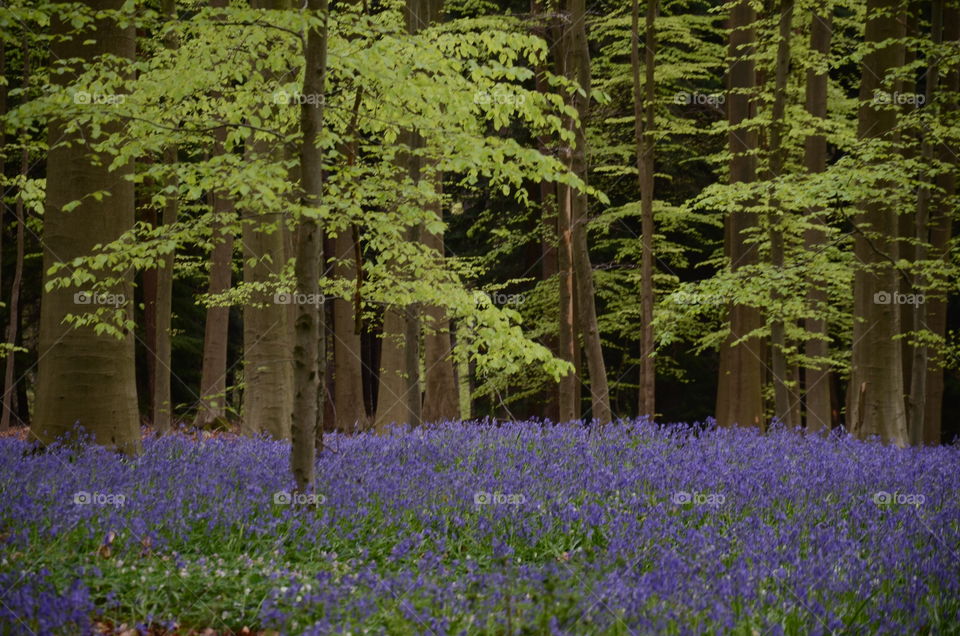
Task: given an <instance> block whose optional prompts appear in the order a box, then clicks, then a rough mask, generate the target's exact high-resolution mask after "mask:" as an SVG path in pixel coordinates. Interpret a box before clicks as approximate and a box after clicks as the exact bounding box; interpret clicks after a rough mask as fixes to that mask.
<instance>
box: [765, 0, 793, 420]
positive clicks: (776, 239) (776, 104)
mask: <svg viewBox="0 0 960 636" xmlns="http://www.w3.org/2000/svg"><path fill="white" fill-rule="evenodd" d="M793 5H794V3H793V0H782V2H781V3H780V10H779V11H778V13H779V15H780V42H779V44H778V46H777V60H776V79H775V81H774V87H775V88H774V100H773V114H772V121H771V124H770V174H769V175H768V176H769V178H770V179H776V178H778V177H779V176H780V174H781V173H782V172H783V167H784V163H785V151H784V149H783V142H782V139H783V136H784V133H785V132H786V131H785V130H784V114H785V111H786V105H787V72H788V70H789V67H790V33H791V25H792V24H793ZM770 208H771V212H770V214H769V219H768V222H769V224H770V227H769V235H770V258H771V264H772V265H773V267H774V269H775V270H776V271H777V273H778V274H780V273H781V272H782V271H783V264H784V256H785V251H786V247H785V245H784V236H783V213H782V212H780V204H779V202H778V201H776V200H775V199H774V200H772V201H771V202H770ZM771 300H772V301H773V302H772V304H773V307H774V315H773V319H772V320H771V322H770V359H771V366H772V367H773V368H772V369H771V371H772V373H773V393H774V408H775V412H776V417H777V418H778V419H779V420H780V421H781V422H783V423H784V425H785V426H786V427H787V428H788V429H792V428H794V427H795V426H799V424H800V423H799V422H795V421H793V407H794V405H795V404H796V399H795V396H794V394H793V390H792V388H791V386H792V385H791V382H790V379H789V377H788V373H789V372H788V370H787V352H786V349H787V336H786V324H785V323H784V319H783V317H782V316H779V315H777V310H778V308H779V306H781V305H782V301H781V298H780V295H779V292H778V291H775V292H774V293H773V295H772V297H771Z"/></svg>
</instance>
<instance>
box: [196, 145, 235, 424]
mask: <svg viewBox="0 0 960 636" xmlns="http://www.w3.org/2000/svg"><path fill="white" fill-rule="evenodd" d="M215 135H216V139H217V142H216V147H215V150H214V152H216V153H218V154H219V153H222V152H224V150H223V140H224V139H225V138H226V129H225V128H220V129H218V130H217V131H216V133H215ZM210 198H211V199H212V205H211V207H212V209H213V215H214V224H215V225H214V228H213V244H214V247H213V251H212V252H211V254H210V282H209V286H208V288H207V292H208V293H209V294H211V295H213V294H222V293H224V292H226V291H227V290H229V289H230V280H231V275H232V273H233V242H234V241H233V234H232V231H231V230H230V228H229V226H230V224H231V223H232V218H233V215H234V214H235V213H236V210H235V208H234V204H233V200H232V199H231V198H230V197H229V196H226V195H223V194H221V193H218V192H213V193H211V195H210ZM229 327H230V308H229V307H208V308H207V318H206V321H205V324H204V333H203V366H202V369H201V373H200V378H201V379H200V408H199V410H198V411H197V417H196V425H197V426H200V427H207V426H211V425H213V424H214V423H216V422H218V421H222V420H224V419H225V418H226V403H227V395H226V394H227V344H228V337H229Z"/></svg>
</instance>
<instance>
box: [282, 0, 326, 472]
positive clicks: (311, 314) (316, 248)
mask: <svg viewBox="0 0 960 636" xmlns="http://www.w3.org/2000/svg"><path fill="white" fill-rule="evenodd" d="M307 8H308V9H309V10H310V11H311V12H313V13H316V14H319V15H321V16H323V19H324V22H323V25H322V26H320V27H316V28H312V29H310V32H309V33H308V35H307V45H306V51H305V56H304V76H303V94H304V95H309V96H314V95H316V96H317V97H318V99H315V100H304V103H303V104H302V105H301V106H300V127H301V130H302V131H303V140H302V142H301V148H300V179H301V184H302V187H303V201H302V202H303V205H304V206H305V207H309V208H317V207H319V205H320V202H321V199H322V196H323V153H322V151H321V150H320V148H319V147H318V145H317V144H318V142H319V139H318V138H319V136H320V132H321V131H322V130H323V114H324V113H323V102H324V100H323V99H322V97H323V96H324V95H325V93H324V91H325V82H326V75H327V24H328V20H327V0H308V2H307ZM311 102H312V103H311ZM322 244H323V242H322V240H321V236H320V228H319V227H318V225H317V222H316V220H315V219H314V218H313V217H312V216H305V217H304V218H302V219H301V221H300V228H299V233H298V234H297V263H296V275H297V291H298V292H299V293H301V294H304V295H309V294H317V293H319V289H320V266H321V257H320V251H321V246H322ZM323 315H324V314H323V309H322V307H320V306H318V305H316V304H312V303H300V304H298V305H297V317H296V322H295V329H296V342H295V346H294V349H293V365H294V367H293V369H294V398H293V413H292V419H291V422H292V426H291V442H292V443H291V449H290V469H291V471H292V472H293V477H294V480H295V481H296V484H297V488H298V489H299V490H300V491H308V490H310V489H311V488H312V487H313V482H314V470H315V469H314V460H315V458H316V444H317V441H318V438H319V441H320V443H321V444H322V441H323V438H322V422H321V423H320V426H318V413H322V412H323V411H322V408H318V404H320V403H321V400H322V399H323V392H322V391H321V383H322V382H323V378H324V376H325V372H326V368H325V367H326V359H327V357H326V345H325V334H324V329H323ZM321 448H322V446H321Z"/></svg>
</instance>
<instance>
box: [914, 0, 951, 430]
mask: <svg viewBox="0 0 960 636" xmlns="http://www.w3.org/2000/svg"><path fill="white" fill-rule="evenodd" d="M936 4H938V3H935V5H936ZM942 24H943V39H944V40H945V41H947V42H953V43H956V42H957V41H958V40H960V5H958V4H957V3H956V2H948V3H946V6H944V7H943V18H942ZM941 86H942V90H943V93H944V95H945V98H946V99H945V101H944V103H943V104H942V105H941V107H940V108H941V111H940V112H941V114H942V115H949V114H951V113H952V112H953V111H955V110H956V108H957V99H958V97H957V94H958V92H960V68H957V67H956V66H954V67H952V68H949V69H944V74H943V82H942V84H941ZM927 103H928V104H929V103H930V102H927ZM936 153H937V155H938V157H939V159H940V161H942V162H943V163H944V164H945V165H947V166H949V167H950V168H949V169H948V170H946V171H944V172H942V173H940V174H939V175H937V178H936V184H937V194H936V195H935V196H933V197H932V198H931V201H930V228H929V230H930V232H929V233H930V253H929V255H928V256H929V258H942V259H946V258H948V256H947V249H948V245H949V243H950V239H951V237H952V235H953V214H954V208H953V206H951V204H950V200H951V197H953V196H955V195H956V191H957V183H956V167H957V156H956V149H954V148H950V147H948V146H947V145H945V144H940V145H939V146H938V147H937V148H936ZM926 300H927V302H926V303H925V305H926V318H927V329H929V330H930V331H932V332H933V333H934V334H936V335H938V336H941V337H943V336H944V335H945V334H946V330H947V302H946V299H945V298H938V297H937V296H936V295H934V294H931V295H929V296H928V297H927V299H926ZM924 388H925V393H926V397H925V399H924V405H923V406H924V416H923V442H924V443H925V444H939V443H940V442H941V439H940V438H941V426H942V418H943V360H942V357H941V356H939V355H937V354H932V355H931V356H930V359H929V361H928V366H927V377H926V382H925V387H924Z"/></svg>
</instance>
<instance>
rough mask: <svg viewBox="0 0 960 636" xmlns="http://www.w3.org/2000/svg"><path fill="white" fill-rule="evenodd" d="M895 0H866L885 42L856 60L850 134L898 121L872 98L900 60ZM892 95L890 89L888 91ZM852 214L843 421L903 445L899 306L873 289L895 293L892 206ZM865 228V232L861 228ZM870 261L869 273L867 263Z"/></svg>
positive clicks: (870, 35)
mask: <svg viewBox="0 0 960 636" xmlns="http://www.w3.org/2000/svg"><path fill="white" fill-rule="evenodd" d="M900 4H901V3H900V2H899V1H898V0H867V27H866V41H867V43H868V44H873V45H879V44H880V43H882V42H884V41H888V40H889V43H887V44H886V45H885V46H882V47H878V48H876V49H874V50H872V51H871V52H870V53H868V54H867V56H866V57H865V58H864V60H863V65H862V73H861V80H860V110H859V113H858V127H857V128H858V129H857V136H858V138H859V139H861V140H866V139H871V138H882V137H889V136H890V135H891V134H893V131H894V128H895V126H896V123H897V115H896V113H895V112H894V111H893V110H892V109H890V108H882V107H881V108H878V107H876V106H875V105H874V104H873V103H872V100H873V97H874V92H875V91H876V90H877V89H881V88H884V87H883V86H882V85H881V79H882V78H883V77H885V75H886V74H887V73H888V72H889V71H890V70H892V69H894V68H897V67H900V66H902V65H903V60H904V49H903V44H902V42H901V41H900V38H902V37H903V34H904V28H903V23H902V22H901V21H899V20H898V12H899V8H900ZM890 92H891V93H894V92H895V91H892V90H891V91H890ZM859 208H860V212H859V213H857V214H856V215H855V217H854V220H853V221H854V224H855V226H856V228H857V232H856V235H855V238H854V255H855V256H856V257H857V258H858V259H859V260H860V262H861V263H863V265H864V266H865V267H862V268H860V269H858V270H857V271H856V273H855V275H854V282H853V295H854V323H853V359H852V364H851V374H850V389H849V390H848V391H847V395H848V397H847V417H848V427H849V428H851V429H852V431H853V433H854V434H855V435H857V436H858V437H861V438H866V437H869V436H871V435H879V436H880V437H881V438H882V439H883V440H884V441H886V442H893V443H895V444H897V445H898V446H905V445H906V444H907V443H908V442H909V438H908V436H907V422H906V413H905V410H904V399H903V397H904V396H903V386H904V385H903V362H902V356H901V343H900V341H899V340H896V337H897V336H898V335H899V333H900V317H899V306H898V305H897V304H894V303H886V304H883V303H880V302H876V301H875V299H876V297H877V296H875V295H877V294H890V295H892V294H894V293H896V292H897V291H898V276H897V270H896V268H895V267H894V265H893V263H894V262H895V261H896V259H897V243H896V241H897V234H898V221H897V212H896V210H895V209H893V207H892V206H891V205H890V203H889V202H888V201H886V200H884V198H883V197H871V198H870V199H868V200H865V201H862V202H861V203H860V204H859ZM868 232H869V233H870V235H869V236H868V235H867V234H866V233H868ZM866 267H870V271H868V270H867V269H866Z"/></svg>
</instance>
